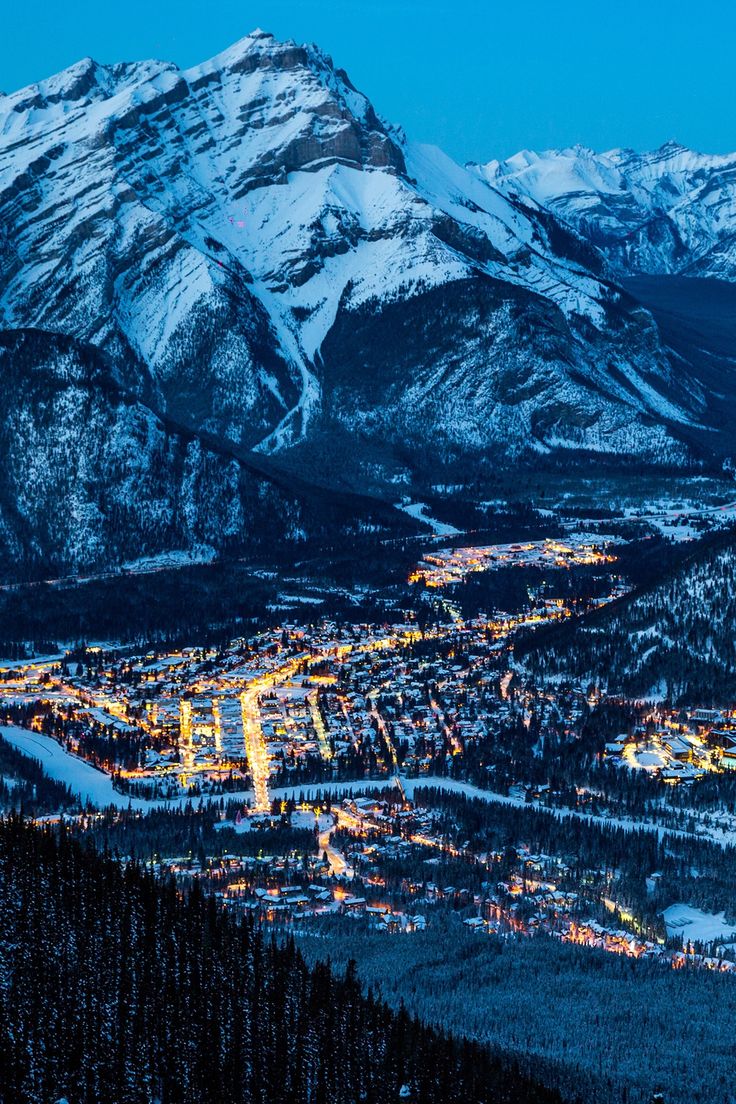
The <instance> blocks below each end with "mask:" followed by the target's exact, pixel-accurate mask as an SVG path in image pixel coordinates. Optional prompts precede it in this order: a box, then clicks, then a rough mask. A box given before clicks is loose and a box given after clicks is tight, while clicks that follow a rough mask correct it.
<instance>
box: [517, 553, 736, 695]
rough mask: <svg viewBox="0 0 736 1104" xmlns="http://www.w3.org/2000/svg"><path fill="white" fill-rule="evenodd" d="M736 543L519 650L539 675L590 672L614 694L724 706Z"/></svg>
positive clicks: (730, 666)
mask: <svg viewBox="0 0 736 1104" xmlns="http://www.w3.org/2000/svg"><path fill="white" fill-rule="evenodd" d="M735 623H736V546H734V544H733V543H732V542H731V543H729V544H728V545H726V546H725V547H721V548H717V549H713V550H711V551H708V552H706V553H704V554H703V555H702V556H700V557H699V558H697V559H693V560H690V561H688V562H686V563H685V564H684V565H683V566H682V567H680V568H679V569H678V570H677V571H675V572H673V573H672V574H671V575H669V576H668V577H667V578H666V579H664V580H663V581H662V582H661V583H659V584H657V585H656V586H653V587H650V588H648V589H646V590H645V591H643V592H642V593H640V594H637V595H635V596H634V597H632V598H631V599H629V600H625V601H623V602H620V603H618V604H616V605H615V606H613V607H611V608H610V609H609V610H606V611H604V612H603V613H602V614H599V615H596V616H594V617H592V618H589V619H588V620H587V621H584V622H583V623H581V624H575V625H570V626H565V628H564V629H562V630H561V631H555V630H553V631H551V632H549V633H545V632H541V633H539V634H537V636H536V637H535V638H534V640H530V641H529V642H528V645H529V646H530V650H529V652H528V654H526V655H524V652H525V648H524V646H523V645H522V647H521V648H520V649H519V655H520V656H523V661H524V663H525V664H527V665H528V666H529V667H530V668H531V669H532V670H533V671H534V672H535V673H537V674H538V675H559V674H565V675H568V674H569V675H571V676H574V677H578V678H590V680H591V681H593V682H596V683H598V684H599V685H600V686H602V687H603V688H605V689H607V690H608V692H609V693H611V694H625V695H627V696H629V697H656V698H668V699H671V700H674V701H678V700H683V701H684V700H687V701H688V702H690V703H702V704H705V705H710V704H718V703H719V702H721V701H723V700H724V699H729V698H733V696H734V694H735V693H736V641H735V640H734V634H733V626H734V624H735Z"/></svg>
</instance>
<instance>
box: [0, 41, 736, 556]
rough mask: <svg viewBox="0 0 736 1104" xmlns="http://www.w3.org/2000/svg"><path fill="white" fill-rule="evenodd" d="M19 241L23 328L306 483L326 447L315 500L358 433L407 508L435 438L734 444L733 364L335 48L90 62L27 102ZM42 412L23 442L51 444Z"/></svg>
mask: <svg viewBox="0 0 736 1104" xmlns="http://www.w3.org/2000/svg"><path fill="white" fill-rule="evenodd" d="M486 175H488V174H486ZM0 239H1V240H2V241H3V243H4V246H5V248H4V249H3V250H2V251H0V330H4V331H43V332H45V333H46V334H48V335H49V338H48V340H49V341H50V342H51V343H52V344H53V342H54V341H55V340H56V338H57V336H60V337H64V336H65V337H67V338H69V337H71V338H73V339H74V340H75V341H76V342H78V343H79V347H80V348H90V349H97V350H99V352H100V353H101V354H102V355H103V356H104V358H105V363H106V365H107V367H108V370H109V372H110V376H111V378H112V379H114V380H115V381H116V384H117V385H118V386H119V388H120V389H121V393H124V395H125V396H126V402H128V403H130V404H133V405H135V404H136V403H138V404H142V407H143V408H145V409H146V410H147V411H149V412H150V416H151V417H154V418H156V417H157V418H159V419H160V420H163V422H164V423H166V424H170V425H172V426H175V427H177V432H179V431H181V432H183V433H188V434H193V435H194V436H195V437H197V438H198V439H199V440H200V443H201V444H202V445H203V447H204V448H205V452H207V453H208V454H209V453H210V452H211V451H212V444H213V442H222V443H224V445H225V446H226V448H227V449H230V450H231V451H232V450H235V451H236V454H237V456H236V458H237V461H238V463H240V464H242V463H244V462H245V461H244V459H243V458H244V457H248V458H249V459H248V463H249V464H250V465H251V466H252V465H253V464H254V462H255V461H254V457H255V455H256V454H260V455H262V456H263V457H264V462H266V460H267V458H268V457H269V456H272V457H274V458H275V459H276V458H278V457H283V458H284V461H285V468H284V470H288V469H289V467H290V463H291V462H290V459H289V458H290V454H291V452H292V451H293V450H294V448H295V447H298V449H299V450H300V451H299V456H298V459H296V460H295V461H294V464H297V465H298V464H301V465H302V466H303V473H304V478H303V482H302V484H301V485H300V487H299V494H302V493H303V494H304V495H306V497H307V498H310V497H311V496H312V495H313V493H314V488H316V487H319V488H322V491H321V492H320V493H324V494H327V493H329V492H328V491H326V490H324V488H329V487H331V486H335V487H336V486H338V485H339V484H340V483H341V478H340V473H339V472H334V471H331V470H330V469H329V468H328V467H326V466H325V460H324V458H323V456H322V449H321V441H322V440H323V439H324V437H325V435H326V434H330V433H332V432H334V433H335V435H336V436H337V437H338V438H339V439H340V440H342V439H344V440H346V441H349V442H351V443H352V447H351V452H352V455H351V458H350V459H351V462H354V466H355V477H354V478H352V476H351V480H352V483H351V485H353V486H354V487H355V489H357V490H361V486H362V485H365V486H368V485H370V486H371V487H374V488H375V487H377V488H379V495H378V499H379V500H378V501H377V502H375V504H374V507H372V509H375V510H377V511H378V513H379V514H381V513H382V516H383V517H384V518H385V517H386V508H387V504H390V502H391V501H392V500H395V498H396V497H397V493H396V490H395V484H396V483H398V484H399V485H400V486H401V487H402V488H404V489H405V488H407V487H408V488H411V484H412V480H413V478H414V476H415V473H416V471H417V470H418V468H419V467H421V466H422V465H426V462H427V453H428V443H430V442H431V446H432V450H433V452H434V456H435V463H436V464H437V465H438V467H439V469H440V470H441V469H442V467H443V466H444V465H445V464H447V463H451V462H454V460H456V459H457V458H461V459H462V462H463V464H465V466H466V467H467V468H468V469H472V467H473V466H474V465H477V464H478V463H481V462H482V463H483V464H493V465H499V466H509V465H514V464H518V463H528V464H534V463H536V462H537V461H538V460H539V459H540V458H545V457H555V456H558V455H568V456H570V457H575V456H577V455H590V454H594V455H598V456H600V457H601V458H602V459H608V460H610V461H613V462H615V461H617V460H619V459H621V458H627V459H632V460H635V461H636V462H639V463H642V464H645V465H654V466H655V467H656V466H658V465H659V466H662V465H665V466H672V465H675V466H684V467H688V466H693V465H695V466H698V465H702V464H703V463H707V464H716V465H717V464H718V463H719V462H720V460H719V457H720V456H723V455H726V454H728V450H729V448H730V447H731V446H730V444H729V442H730V441H731V440H732V438H731V436H730V430H731V428H732V425H731V422H730V421H729V418H730V414H729V404H728V403H721V406H720V407H719V409H718V412H717V417H716V416H715V415H714V414H713V409H712V408H713V403H712V402H711V392H712V390H713V377H714V373H715V375H716V376H717V373H718V372H720V371H721V364H722V362H721V361H720V360H718V361H717V365H716V368H714V367H713V364H710V365H709V368H708V372H707V373H704V372H700V370H699V368H698V365H697V364H694V363H693V361H692V356H691V353H692V348H691V345H692V343H691V344H690V345H688V346H687V347H685V346H683V347H682V348H681V349H679V350H677V349H675V350H673V349H672V348H671V346H670V344H668V341H667V340H665V339H663V336H662V332H661V331H660V329H659V325H658V323H657V321H656V320H655V317H654V316H653V314H652V312H651V311H650V309H649V305H648V303H647V302H646V301H645V300H643V299H642V298H641V297H637V296H636V295H633V294H631V293H630V291H629V290H628V289H627V288H626V287H625V286H622V282H623V281H622V278H621V277H619V276H618V274H617V269H616V264H615V259H614V260H612V259H611V258H610V257H609V256H607V255H606V251H605V250H602V249H601V248H600V247H599V245H598V244H597V243H596V242H594V241H592V240H590V237H589V236H588V237H586V235H585V233H583V232H581V230H580V228H578V227H576V226H574V225H572V224H571V223H570V222H569V221H568V220H566V219H565V218H564V217H562V216H560V215H559V214H558V213H557V212H556V211H552V210H549V209H547V208H545V207H544V206H542V205H541V204H539V203H537V202H535V201H532V200H531V199H530V197H529V195H520V194H517V193H516V192H515V191H514V189H513V188H511V187H510V186H509V185H508V180H506V179H504V180H503V181H497V180H494V181H490V180H489V179H486V178H485V176H484V173H483V171H481V170H480V169H479V167H477V166H475V167H471V168H467V167H463V166H460V165H458V164H456V163H455V162H454V161H452V160H451V159H450V158H449V157H447V156H446V155H445V154H443V153H442V152H441V151H440V150H437V149H435V148H433V147H427V146H421V145H417V144H415V143H412V142H409V141H408V140H407V139H406V137H405V135H404V134H403V132H402V131H401V130H400V129H399V128H398V127H395V126H392V125H389V124H388V123H385V122H384V121H383V120H381V119H380V118H379V116H378V115H377V114H376V112H375V110H374V109H373V107H372V106H371V104H370V101H369V100H368V99H367V98H366V97H365V96H364V95H363V94H362V93H361V92H359V91H357V90H356V89H355V88H354V86H353V85H352V83H351V82H350V80H349V78H348V77H347V75H346V74H345V73H344V71H343V70H340V69H337V68H336V67H335V66H334V64H333V62H332V60H331V59H330V58H329V57H328V56H327V55H326V54H324V53H323V52H322V51H321V50H319V48H318V47H316V46H312V45H298V44H297V43H294V42H278V41H277V40H276V39H274V38H273V36H270V35H268V34H266V33H265V32H261V31H257V32H253V33H252V34H251V35H248V36H245V38H243V39H240V40H239V41H238V42H237V43H235V44H234V45H233V46H232V47H230V48H229V49H227V50H225V51H222V52H221V53H220V54H218V55H216V56H215V57H214V58H212V59H210V60H209V61H206V62H204V63H202V64H201V65H197V66H193V67H190V68H188V69H184V70H180V69H178V68H177V67H176V66H175V65H173V64H172V63H168V62H157V61H150V60H149V61H143V62H134V63H120V64H113V65H100V64H98V63H97V62H95V61H93V60H92V59H83V60H82V61H81V62H79V63H76V64H75V65H73V66H71V67H69V68H68V69H66V70H64V71H63V72H62V73H60V74H57V75H56V76H54V77H50V78H47V79H45V80H44V81H40V82H37V83H36V84H34V85H30V86H28V87H27V88H25V89H21V90H20V91H19V92H17V93H13V94H10V95H6V96H3V97H0ZM56 348H57V351H58V346H57V347H56ZM696 353H697V350H696ZM7 355H8V354H7V351H6V357H7ZM696 359H697V357H696ZM713 363H715V362H713ZM29 370H30V368H29ZM13 401H15V402H16V404H17V405H18V407H20V406H22V405H23V404H22V403H21V402H20V392H16V394H15V397H14V400H13ZM41 401H42V400H41V397H39V398H38V402H41ZM113 407H114V408H111V409H110V411H109V417H108V424H107V425H106V426H105V424H104V417H103V416H102V411H101V410H100V412H99V413H100V417H99V419H98V421H97V427H98V429H97V431H98V433H100V434H102V435H104V434H106V435H107V437H109V436H110V434H111V432H112V431H113V429H114V428H115V427H116V426H118V424H119V419H118V412H117V411H118V408H117V407H115V406H114V404H113ZM25 414H26V415H27V416H26V417H25V418H24V419H21V420H19V422H18V425H19V426H22V427H23V430H22V432H23V433H24V434H25V437H22V436H19V437H18V439H17V440H15V441H14V442H13V443H12V447H13V449H14V450H15V452H14V454H13V455H16V454H17V452H18V451H19V450H21V451H22V449H26V450H33V449H34V448H38V442H37V440H36V437H35V436H34V432H33V416H32V415H33V412H32V411H31V410H26V411H25ZM141 417H142V418H144V419H145V418H148V417H149V415H148V414H146V415H144V414H142V413H141ZM62 431H63V426H61V427H60V428H59V432H62ZM19 432H20V430H19ZM64 432H68V428H67V430H65V431H64ZM125 436H126V434H125V433H123V437H125ZM10 447H11V446H10V445H8V446H7V448H10ZM69 447H70V448H71V447H72V446H71V445H70V446H69ZM88 447H89V448H90V449H91V452H92V454H94V455H101V453H100V449H99V448H98V447H96V446H95V447H92V442H91V441H88ZM72 451H73V449H72ZM43 455H45V456H47V458H48V462H49V464H51V468H50V469H49V471H48V472H47V480H46V483H47V486H48V487H53V486H58V485H59V480H60V478H61V476H60V473H59V472H58V471H56V470H53V464H54V463H57V462H58V460H57V461H54V460H53V458H52V457H50V454H48V453H43ZM294 464H291V470H294ZM280 468H281V464H280V462H279V463H278V464H276V466H275V467H271V468H269V467H268V465H267V468H266V471H265V473H264V478H267V479H269V480H271V481H273V479H274V473H275V472H276V471H277V469H280ZM100 477H101V478H103V477H104V476H103V474H102V473H100ZM131 493H132V491H131ZM402 493H403V491H402ZM17 494H18V495H19V498H17V499H16V500H14V501H11V500H10V498H9V496H8V495H6V499H7V500H8V505H7V509H8V510H9V511H10V512H11V513H12V512H13V511H15V513H16V515H18V504H19V502H23V503H24V506H23V509H24V510H25V511H26V513H25V514H23V510H21V515H22V516H23V518H25V521H24V524H27V525H29V526H30V527H31V529H32V528H33V524H34V522H33V521H32V520H31V515H32V513H33V511H32V510H31V507H30V505H29V503H28V502H27V501H26V499H24V497H23V495H22V493H21V491H20V490H18V492H17ZM42 497H43V496H42ZM113 497H114V496H113ZM381 500H383V501H381ZM362 509H363V507H361V511H362ZM29 511H30V512H29ZM361 511H359V512H361ZM369 512H370V510H369ZM277 513H278V511H277ZM18 516H20V515H18ZM16 521H17V518H16ZM2 522H3V518H1V517H0V523H2ZM37 523H38V519H37V521H36V524H37ZM5 524H6V528H7V524H9V523H7V522H6V523H5ZM13 524H16V523H13ZM18 524H19V522H18ZM11 528H12V526H11ZM103 543H104V542H103ZM215 543H217V542H215ZM108 552H109V554H110V555H111V556H113V559H114V554H113V553H112V551H111V550H108ZM106 554H107V553H106V552H105V550H104V549H102V550H101V556H102V558H103V559H104V556H105V555H106ZM52 558H53V557H52ZM95 562H97V560H95Z"/></svg>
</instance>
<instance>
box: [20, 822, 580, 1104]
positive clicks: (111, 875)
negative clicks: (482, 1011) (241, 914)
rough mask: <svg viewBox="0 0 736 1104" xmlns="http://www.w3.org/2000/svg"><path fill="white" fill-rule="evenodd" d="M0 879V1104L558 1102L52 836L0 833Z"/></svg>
mask: <svg viewBox="0 0 736 1104" xmlns="http://www.w3.org/2000/svg"><path fill="white" fill-rule="evenodd" d="M0 875H1V876H0V916H1V917H2V926H1V928H0V975H1V976H2V978H3V986H2V988H1V989H0V1048H1V1053H2V1055H3V1061H2V1064H0V1098H1V1099H2V1100H3V1102H4V1104H46V1102H47V1101H53V1100H58V1099H60V1098H66V1099H67V1100H69V1101H70V1102H71V1104H97V1102H99V1101H103V1100H104V1101H105V1102H106V1104H118V1102H119V1104H138V1102H141V1104H143V1102H146V1104H148V1102H150V1104H153V1102H154V1101H156V1102H160V1104H195V1102H196V1104H210V1102H211V1104H231V1102H232V1104H246V1102H247V1104H251V1102H253V1104H292V1102H293V1101H296V1100H299V1101H304V1102H306V1104H354V1102H355V1101H358V1100H359V1101H361V1102H365V1104H398V1102H399V1101H403V1102H406V1101H414V1102H416V1104H435V1102H436V1104H446V1102H447V1101H449V1100H463V1101H469V1102H473V1104H485V1102H489V1104H490V1102H491V1101H493V1102H508V1104H511V1102H516V1101H518V1102H519V1104H522V1102H529V1104H533V1102H539V1104H545V1102H547V1101H549V1102H552V1101H555V1100H558V1099H559V1098H558V1097H557V1096H556V1094H555V1093H553V1092H549V1091H548V1090H545V1089H543V1088H541V1087H539V1086H537V1085H536V1084H535V1083H533V1082H532V1081H531V1080H530V1079H527V1078H524V1077H522V1076H520V1075H519V1072H518V1070H517V1069H516V1068H515V1066H514V1064H513V1063H511V1062H507V1061H506V1060H505V1059H503V1058H498V1057H493V1056H491V1054H490V1053H489V1052H488V1051H487V1050H486V1049H484V1048H483V1047H481V1046H479V1045H476V1044H473V1043H470V1042H466V1041H455V1040H453V1039H452V1038H450V1037H448V1036H447V1035H446V1034H445V1033H443V1032H442V1031H441V1030H437V1029H431V1028H428V1027H426V1026H423V1025H422V1024H421V1023H420V1022H419V1021H418V1020H417V1019H416V1018H413V1017H412V1016H410V1015H409V1014H408V1013H407V1012H406V1011H405V1010H404V1009H403V1008H398V1009H397V1010H394V1011H391V1010H390V1009H389V1008H388V1007H387V1006H386V1005H385V1004H384V1003H383V1002H382V1001H380V1000H377V999H376V998H375V997H374V996H372V995H370V994H368V995H365V994H364V993H363V992H362V989H361V985H360V983H359V981H358V979H357V976H356V973H355V968H354V965H352V964H349V965H348V967H347V969H346V970H345V972H344V973H340V974H338V973H335V972H334V971H333V970H332V969H331V968H330V966H329V965H328V964H323V963H317V964H315V965H314V966H312V967H311V968H310V967H308V966H307V965H306V964H305V962H304V960H303V958H302V956H301V954H300V953H299V952H298V951H297V950H296V949H295V947H294V946H293V944H291V943H287V944H285V945H283V946H277V945H276V944H275V943H273V942H271V943H268V942H266V941H265V940H264V939H263V937H262V935H261V934H260V933H259V932H257V931H256V930H254V928H253V927H252V925H251V924H250V923H249V922H247V921H243V922H241V923H237V922H235V921H234V920H233V918H232V917H231V916H229V915H228V914H227V913H225V912H224V911H223V910H222V909H221V908H219V907H218V906H217V905H216V903H215V902H214V900H213V899H211V898H209V899H208V898H206V897H205V896H203V895H202V894H201V893H199V892H198V891H197V889H196V887H195V888H194V889H193V890H192V891H191V893H190V894H189V895H188V896H186V897H181V896H180V895H178V894H177V892H176V889H175V887H174V885H173V884H170V883H166V884H161V883H158V882H156V881H155V880H154V878H153V877H151V876H149V875H147V874H146V873H145V872H144V871H143V870H142V869H141V868H140V867H138V866H136V865H134V864H130V865H128V866H127V867H122V866H120V865H119V864H118V863H117V862H115V861H114V860H112V859H109V858H105V857H102V856H100V855H98V854H97V853H96V852H95V851H93V850H92V849H89V848H85V847H83V846H82V845H81V844H80V843H78V842H76V841H73V840H71V839H70V838H69V837H68V836H67V835H65V834H64V833H63V832H62V833H60V834H54V833H53V832H52V831H50V830H48V829H47V830H45V831H41V830H38V829H35V828H32V827H30V826H29V825H27V824H25V823H23V822H22V821H21V820H20V819H18V818H11V819H9V820H6V821H3V822H1V823H0Z"/></svg>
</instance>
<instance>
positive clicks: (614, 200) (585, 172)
mask: <svg viewBox="0 0 736 1104" xmlns="http://www.w3.org/2000/svg"><path fill="white" fill-rule="evenodd" d="M474 171H475V172H476V174H477V175H478V177H479V179H482V180H485V181H487V182H489V183H490V184H492V185H493V186H494V187H496V188H499V189H500V190H501V191H503V192H504V194H506V195H512V194H513V195H518V196H522V197H524V198H526V199H532V200H534V202H535V204H539V205H541V206H542V207H544V208H546V209H547V210H549V211H551V212H553V213H554V214H556V215H558V216H560V217H561V218H563V219H565V221H566V222H568V223H569V224H570V225H571V226H574V227H575V229H576V230H578V231H579V232H580V233H581V234H582V235H583V236H584V237H585V238H587V239H588V240H589V241H590V242H591V243H592V244H593V245H595V246H597V247H598V248H599V249H601V250H602V251H603V252H604V253H605V255H606V257H607V258H608V260H609V261H610V263H611V264H612V265H613V266H614V268H615V270H616V271H617V273H618V274H619V275H620V276H632V275H637V274H638V275H641V274H649V275H653V274H657V273H660V274H663V273H670V274H679V275H683V276H700V277H716V278H719V279H722V280H736V153H734V154H728V155H725V156H711V155H707V154H702V153H695V152H694V151H693V150H689V149H686V148H684V147H683V146H680V145H678V144H677V143H676V142H668V143H666V144H665V145H663V146H662V147H661V148H660V149H658V150H653V151H652V152H650V153H641V154H640V153H635V152H634V151H633V150H627V149H615V150H610V151H609V152H608V153H600V154H598V153H593V151H592V150H589V149H585V148H583V147H581V146H574V147H572V148H570V149H564V150H549V151H547V152H545V153H539V154H537V153H533V152H530V151H529V150H524V151H522V152H521V153H518V154H516V155H515V156H514V157H511V158H509V159H508V160H507V161H502V162H499V161H491V162H489V163H488V164H487V165H481V166H474Z"/></svg>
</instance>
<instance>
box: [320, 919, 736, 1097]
mask: <svg viewBox="0 0 736 1104" xmlns="http://www.w3.org/2000/svg"><path fill="white" fill-rule="evenodd" d="M329 935H330V955H331V957H332V959H333V961H334V962H335V963H336V964H340V965H343V964H344V963H346V962H347V961H348V960H350V959H355V960H356V961H357V963H358V968H359V971H360V973H361V975H362V976H363V978H364V979H365V981H366V983H367V984H372V985H373V986H374V987H380V993H381V994H382V996H383V997H385V998H386V999H387V1000H389V1001H390V1002H391V1003H392V1004H393V1005H394V1006H396V1007H398V1006H399V1004H400V1003H401V1002H402V1001H403V1002H405V1003H406V1005H407V1006H408V1008H409V1009H410V1010H411V1011H412V1012H416V1013H417V1014H418V1015H419V1016H421V1017H423V1018H425V1019H427V1020H430V1021H431V1022H433V1023H437V1024H441V1025H442V1026H444V1027H445V1028H447V1029H449V1030H451V1031H454V1032H458V1033H468V1034H470V1035H471V1036H472V1037H474V1038H476V1039H479V1040H484V1041H487V1042H488V1043H489V1044H490V1045H491V1046H494V1047H498V1048H499V1049H501V1050H502V1051H503V1052H504V1053H508V1052H509V1051H511V1052H513V1053H515V1054H517V1055H518V1060H519V1065H520V1068H521V1070H522V1072H526V1073H527V1074H532V1075H533V1076H534V1078H535V1079H538V1080H542V1081H544V1082H545V1083H546V1084H548V1085H550V1086H552V1087H555V1088H557V1089H558V1090H559V1091H560V1092H561V1093H562V1095H563V1096H564V1097H565V1098H566V1099H567V1100H569V1101H575V1102H577V1104H579V1102H582V1101H584V1102H585V1104H652V1102H653V1101H654V1100H655V1099H657V1097H656V1096H655V1093H657V1092H661V1093H662V1094H663V1097H664V1101H665V1104H733V1101H734V1090H733V1075H732V1071H733V1057H732V1054H733V1041H732V1039H733V1023H734V1016H735V1015H736V984H735V983H734V979H733V978H732V977H731V976H723V975H720V974H715V973H711V972H710V971H707V970H672V969H670V968H669V967H667V966H664V965H662V964H660V963H656V962H653V963H650V962H643V961H637V960H634V959H631V958H626V957H624V956H619V955H613V954H608V953H606V952H605V951H597V950H595V949H592V948H590V947H578V946H573V945H571V944H562V943H559V942H558V941H557V940H554V939H550V938H548V937H545V936H540V937H537V938H531V939H530V938H518V939H514V938H509V939H498V938H495V937H493V936H488V935H472V934H470V933H468V931H467V929H465V928H464V927H463V925H462V923H461V920H460V918H459V917H458V916H456V915H454V914H453V913H445V914H435V918H434V919H433V922H432V925H431V926H429V927H428V928H427V930H426V931H424V932H417V933H415V934H414V935H412V936H409V937H407V938H393V937H387V936H385V935H384V934H383V933H380V932H373V931H371V930H370V929H368V930H366V929H363V928H362V926H361V925H358V924H346V925H343V926H342V930H341V931H337V929H336V928H335V929H331V930H330V932H329ZM298 942H299V946H300V947H301V948H302V949H303V950H304V951H305V953H306V954H307V956H308V958H309V959H310V960H311V959H316V958H318V957H319V956H320V955H322V954H324V946H325V940H324V938H323V934H322V932H320V931H315V932H314V934H310V933H309V932H303V933H300V935H299V936H298ZM448 948H451V950H448ZM450 1099H451V1100H452V1101H453V1104H454V1102H455V1101H461V1100H462V1098H461V1097H459V1096H451V1097H450ZM659 1099H660V1101H661V1098H659Z"/></svg>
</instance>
